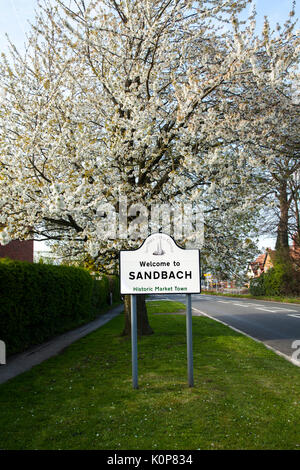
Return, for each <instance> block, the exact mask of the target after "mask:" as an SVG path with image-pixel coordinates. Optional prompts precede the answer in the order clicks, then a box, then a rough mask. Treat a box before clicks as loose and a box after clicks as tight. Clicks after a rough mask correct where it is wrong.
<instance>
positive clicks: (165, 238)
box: [120, 233, 201, 389]
mask: <svg viewBox="0 0 300 470" xmlns="http://www.w3.org/2000/svg"><path fill="white" fill-rule="evenodd" d="M200 279H201V275H200V251H199V250H184V249H182V248H180V247H179V246H177V245H176V243H175V241H174V240H173V238H171V237H170V236H169V235H166V234H165V233H154V234H153V235H150V236H149V237H148V238H147V239H146V240H145V241H144V243H143V244H142V245H141V246H140V248H138V249H137V250H128V251H120V284H121V294H123V295H125V294H131V347H132V386H133V388H134V389H137V388H138V360H137V357H138V356H137V302H136V295H139V294H140V295H141V294H166V293H169V294H178V293H184V294H187V295H186V336H187V365H188V384H189V386H190V387H193V386H194V375H193V337H192V299H191V294H198V293H200V292H201V282H200Z"/></svg>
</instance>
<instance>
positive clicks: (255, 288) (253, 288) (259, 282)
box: [250, 274, 266, 296]
mask: <svg viewBox="0 0 300 470" xmlns="http://www.w3.org/2000/svg"><path fill="white" fill-rule="evenodd" d="M250 294H251V295H255V296H260V295H266V289H265V285H264V274H261V275H260V276H259V277H255V278H253V279H251V280H250Z"/></svg>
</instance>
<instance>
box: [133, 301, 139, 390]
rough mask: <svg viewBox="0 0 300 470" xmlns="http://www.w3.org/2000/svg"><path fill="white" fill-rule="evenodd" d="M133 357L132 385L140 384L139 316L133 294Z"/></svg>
mask: <svg viewBox="0 0 300 470" xmlns="http://www.w3.org/2000/svg"><path fill="white" fill-rule="evenodd" d="M131 357H132V386H133V388H134V389H137V388H139V386H138V356H137V316H136V295H131Z"/></svg>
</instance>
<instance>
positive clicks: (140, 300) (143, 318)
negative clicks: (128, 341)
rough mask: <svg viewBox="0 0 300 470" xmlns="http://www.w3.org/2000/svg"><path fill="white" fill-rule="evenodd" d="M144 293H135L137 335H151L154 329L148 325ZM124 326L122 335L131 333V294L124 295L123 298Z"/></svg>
mask: <svg viewBox="0 0 300 470" xmlns="http://www.w3.org/2000/svg"><path fill="white" fill-rule="evenodd" d="M145 299H146V298H145V295H137V330H138V335H139V336H147V335H152V334H153V333H154V331H153V330H152V328H151V326H150V325H149V320H148V315H147V308H146V301H145ZM124 314H125V326H124V330H123V333H122V335H123V336H129V335H130V334H131V296H130V295H125V298H124Z"/></svg>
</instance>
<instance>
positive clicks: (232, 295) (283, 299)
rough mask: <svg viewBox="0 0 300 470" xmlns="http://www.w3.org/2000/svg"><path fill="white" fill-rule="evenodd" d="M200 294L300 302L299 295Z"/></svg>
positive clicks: (204, 292)
mask: <svg viewBox="0 0 300 470" xmlns="http://www.w3.org/2000/svg"><path fill="white" fill-rule="evenodd" d="M202 294H207V295H220V296H222V297H240V298H244V299H255V300H268V301H270V302H284V303H289V304H300V298H299V297H266V296H255V295H251V294H229V293H221V292H214V291H202Z"/></svg>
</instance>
